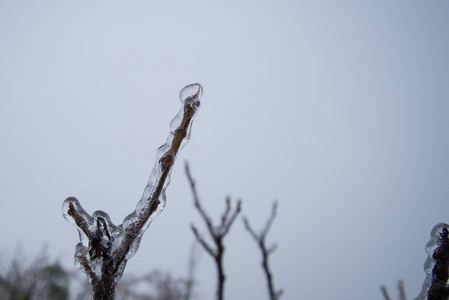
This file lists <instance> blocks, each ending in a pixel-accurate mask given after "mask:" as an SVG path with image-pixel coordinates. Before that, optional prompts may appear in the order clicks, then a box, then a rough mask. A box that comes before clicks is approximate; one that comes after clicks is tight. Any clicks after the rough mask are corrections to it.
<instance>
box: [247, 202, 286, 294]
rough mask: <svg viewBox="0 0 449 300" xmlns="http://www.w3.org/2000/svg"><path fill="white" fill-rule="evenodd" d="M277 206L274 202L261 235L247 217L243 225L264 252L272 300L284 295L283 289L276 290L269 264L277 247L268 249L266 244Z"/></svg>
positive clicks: (264, 265) (266, 275)
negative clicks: (269, 259)
mask: <svg viewBox="0 0 449 300" xmlns="http://www.w3.org/2000/svg"><path fill="white" fill-rule="evenodd" d="M277 205H278V204H277V201H274V202H273V206H272V208H271V215H270V217H269V218H268V221H267V223H266V224H265V227H264V229H263V230H262V231H261V233H260V234H256V232H255V231H254V229H253V228H252V227H251V225H250V224H249V221H248V219H247V218H246V217H243V223H244V224H245V228H246V230H247V231H248V232H249V233H250V235H251V236H252V237H253V239H254V240H255V241H256V243H257V245H258V246H259V248H260V251H261V252H262V268H263V270H264V273H265V277H266V278H267V286H268V293H269V295H270V299H271V300H277V299H279V298H280V297H281V295H282V293H283V291H282V289H281V290H279V291H276V290H275V288H274V283H273V275H272V273H271V270H270V267H269V264H268V256H269V255H270V254H272V253H273V252H274V251H275V250H276V248H277V245H276V244H273V245H272V246H271V247H269V248H267V246H266V243H265V238H266V236H267V234H268V231H269V230H270V228H271V225H272V224H273V221H274V219H275V218H276V211H277Z"/></svg>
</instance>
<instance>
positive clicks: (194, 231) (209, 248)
mask: <svg viewBox="0 0 449 300" xmlns="http://www.w3.org/2000/svg"><path fill="white" fill-rule="evenodd" d="M191 227H192V231H193V234H194V235H195V238H196V240H197V241H198V242H199V243H200V244H201V246H203V248H204V249H205V250H206V251H207V253H209V254H210V255H211V256H213V257H216V256H217V253H215V250H213V249H212V247H211V246H209V245H208V244H207V242H206V241H205V240H204V239H203V237H202V236H201V235H200V234H199V232H198V230H197V229H196V227H195V225H193V224H192V225H191Z"/></svg>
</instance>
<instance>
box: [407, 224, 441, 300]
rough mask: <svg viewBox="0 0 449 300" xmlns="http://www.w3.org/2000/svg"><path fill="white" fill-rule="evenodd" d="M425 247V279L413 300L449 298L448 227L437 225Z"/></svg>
mask: <svg viewBox="0 0 449 300" xmlns="http://www.w3.org/2000/svg"><path fill="white" fill-rule="evenodd" d="M430 236H431V237H430V241H429V242H428V243H427V245H426V251H427V253H428V255H429V256H428V257H427V259H426V262H425V263H424V271H425V272H426V278H425V280H424V283H423V286H422V289H421V293H420V294H419V295H418V297H416V298H415V300H427V299H448V297H449V286H448V284H449V225H447V224H444V223H439V224H437V225H436V226H435V227H434V228H433V229H432V233H431V235H430Z"/></svg>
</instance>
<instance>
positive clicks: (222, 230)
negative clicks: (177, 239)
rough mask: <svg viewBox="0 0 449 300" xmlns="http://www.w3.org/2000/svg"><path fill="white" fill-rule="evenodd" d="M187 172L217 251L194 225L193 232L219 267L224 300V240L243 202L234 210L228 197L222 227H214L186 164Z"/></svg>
mask: <svg viewBox="0 0 449 300" xmlns="http://www.w3.org/2000/svg"><path fill="white" fill-rule="evenodd" d="M185 171H186V175H187V179H188V180H189V183H190V188H191V190H192V194H193V202H194V204H195V208H196V209H197V210H198V212H199V214H200V215H201V217H202V218H203V220H204V222H205V223H206V227H207V230H208V231H209V235H210V236H211V239H212V240H213V242H214V244H215V249H213V248H212V247H211V246H209V244H208V243H207V242H206V241H205V240H204V238H203V237H202V236H201V235H200V234H199V232H198V230H197V229H196V227H195V226H194V225H192V231H193V234H194V235H195V238H196V239H197V240H198V242H199V243H200V244H201V245H202V246H203V248H204V249H205V250H206V252H207V253H209V254H210V255H211V256H212V258H213V259H214V261H215V265H216V267H217V276H218V279H217V293H216V296H217V298H216V299H217V300H222V299H223V297H224V283H225V280H226V276H225V273H224V268H223V254H224V250H225V247H224V245H223V239H224V237H225V236H226V234H228V232H229V229H230V228H231V226H232V223H233V222H234V220H235V219H236V217H237V215H238V214H239V213H240V210H241V205H242V201H241V200H238V201H237V207H236V208H235V209H234V211H233V210H232V207H231V199H230V198H229V197H228V198H226V208H225V211H224V212H223V215H222V216H221V222H220V225H218V226H216V227H214V225H213V223H212V220H211V218H210V217H209V216H208V215H207V213H206V212H205V210H204V208H203V207H202V205H201V203H200V200H199V197H198V193H197V191H196V186H195V181H194V180H193V177H192V175H191V174H190V169H189V165H188V163H187V162H186V164H185Z"/></svg>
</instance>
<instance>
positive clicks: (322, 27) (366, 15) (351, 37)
mask: <svg viewBox="0 0 449 300" xmlns="http://www.w3.org/2000/svg"><path fill="white" fill-rule="evenodd" d="M448 16H449V2H448V1H414V0H413V1H287V0H281V1H234V0H231V1H158V2H157V1H149V0H147V1H143V0H142V1H115V0H111V1H95V2H94V1H76V2H73V1H50V0H43V1H25V0H16V1H7V0H2V1H0V114H1V116H0V138H1V148H0V154H1V155H0V166H1V167H0V201H1V209H0V228H1V231H0V235H1V238H0V241H1V242H0V249H1V251H2V252H6V253H11V252H14V251H15V249H17V247H18V245H21V247H22V248H23V250H24V252H25V253H27V254H29V255H30V256H32V255H35V254H37V253H38V252H39V251H40V250H41V248H42V246H43V245H45V244H48V245H49V252H50V254H51V255H53V256H54V257H58V258H59V259H60V261H61V263H62V264H63V265H64V266H65V267H67V268H68V269H73V270H75V267H74V265H73V255H74V250H75V245H76V244H77V243H78V242H79V240H78V233H77V231H76V229H75V227H73V226H72V225H71V224H69V223H68V222H66V221H65V220H64V219H63V217H62V214H61V205H62V202H63V200H64V199H65V198H67V197H68V196H75V197H77V198H78V199H79V200H80V202H81V204H82V205H83V207H84V209H86V211H87V212H89V213H90V214H92V213H93V212H94V211H96V210H104V211H106V212H107V213H108V214H109V215H110V216H111V218H112V221H113V222H114V223H115V224H121V223H122V221H123V218H124V217H126V216H127V215H128V214H129V213H130V212H131V211H132V210H133V209H134V207H135V205H136V204H137V202H138V200H139V199H140V197H141V195H142V193H143V189H144V188H145V185H146V183H147V180H148V177H149V174H150V172H151V170H152V168H153V165H154V160H155V156H156V150H157V148H158V147H159V146H160V145H162V144H163V143H164V142H165V140H166V137H167V134H168V130H169V127H168V125H169V123H170V121H171V120H172V118H173V117H174V116H175V115H176V113H177V112H178V110H179V109H180V107H181V103H180V101H179V99H178V94H179V91H180V90H181V89H182V88H183V87H184V86H186V85H188V84H190V83H194V82H199V83H201V84H202V86H203V88H204V94H203V98H202V107H201V110H200V112H199V114H198V116H197V118H196V119H195V122H194V124H193V128H192V135H191V140H190V142H189V144H188V145H187V146H186V147H185V148H184V149H183V150H182V151H181V153H180V155H179V156H178V159H177V162H176V163H175V166H174V169H173V172H172V177H171V178H172V180H171V184H170V186H169V187H168V189H167V205H166V207H165V210H164V211H163V212H162V213H161V214H160V215H159V216H158V217H157V218H156V219H155V220H154V222H153V223H152V225H151V226H150V228H149V229H148V231H147V232H146V233H145V235H144V237H143V239H142V242H141V246H140V249H139V251H138V252H137V254H136V255H135V256H134V257H133V258H132V259H131V260H130V261H129V262H128V265H127V268H126V270H125V275H126V274H127V273H135V274H143V273H146V272H148V271H150V270H153V269H160V270H163V271H169V272H170V273H171V274H172V275H174V276H185V275H186V272H187V262H188V257H189V250H190V247H191V245H192V242H193V240H194V238H193V234H192V233H191V230H190V228H189V227H190V224H191V223H192V222H194V223H195V225H197V227H199V230H200V231H201V232H203V234H204V235H205V234H206V229H205V226H204V225H203V221H202V220H201V219H200V217H199V214H198V213H197V212H196V211H195V209H194V207H193V200H192V195H191V192H190V189H189V186H188V181H187V179H186V176H185V174H184V167H183V165H184V162H185V161H186V160H188V161H189V163H190V167H191V171H192V175H193V176H194V178H195V179H196V181H197V188H198V191H199V194H200V197H201V200H202V203H203V205H204V207H205V209H206V210H207V211H208V212H209V213H210V215H211V216H212V217H214V218H215V219H217V218H218V217H219V215H220V214H221V212H222V211H223V209H224V205H225V203H224V200H225V197H226V196H227V195H230V196H231V197H232V199H233V200H234V201H236V200H237V199H242V201H243V212H242V214H243V215H246V216H247V217H248V218H249V220H250V222H251V224H252V225H253V227H255V228H257V229H259V228H260V229H261V228H262V227H263V225H264V224H265V221H266V219H267V217H268V216H269V214H270V210H271V204H272V201H273V200H274V199H277V200H278V201H279V208H278V217H277V219H276V220H275V222H274V224H273V226H272V228H271V231H270V232H269V234H268V242H276V243H277V244H278V246H279V247H278V250H277V251H276V252H275V253H274V254H273V255H272V256H271V257H270V259H271V261H270V264H271V268H272V271H273V273H274V282H275V286H276V287H277V288H283V289H284V295H283V296H282V298H281V299H283V300H293V299H308V298H313V299H354V300H355V299H382V295H381V293H380V290H379V287H380V285H382V284H385V285H386V286H387V287H388V288H389V290H390V294H393V295H395V294H396V290H395V287H396V282H397V280H399V279H403V280H404V282H405V289H406V292H407V295H408V298H409V299H413V298H414V297H415V296H417V295H418V293H419V291H420V289H421V285H422V282H423V280H424V277H425V273H424V270H423V264H424V261H425V259H426V257H427V255H426V253H425V249H424V247H425V244H426V243H427V241H428V240H429V234H430V231H431V229H432V227H433V226H434V225H436V224H437V223H439V222H446V223H447V222H449V201H448V198H449V185H448V184H447V178H448V177H449V158H448V155H447V152H448V150H449V131H448V126H449V100H448V96H449V55H448V53H449V34H448V29H449V17H448ZM234 203H235V202H234ZM225 246H226V252H225V258H224V260H225V272H226V274H227V281H226V292H225V296H226V298H227V299H268V295H267V292H266V283H265V278H264V275H263V273H262V270H261V268H260V259H261V258H260V253H259V249H258V248H257V246H256V244H255V243H254V242H253V240H252V239H251V237H250V236H249V234H248V233H247V232H246V231H245V229H244V226H243V223H242V221H241V218H239V219H238V220H236V222H235V224H234V226H233V227H232V228H231V231H230V234H229V235H228V236H227V237H226V239H225ZM196 279H197V280H198V285H197V286H196V291H197V293H198V296H199V297H200V298H201V299H212V298H213V295H214V293H215V285H216V282H215V266H214V264H213V261H212V259H211V258H210V257H209V256H208V255H207V253H203V255H202V257H201V261H200V264H199V266H198V269H197V272H196Z"/></svg>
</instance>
